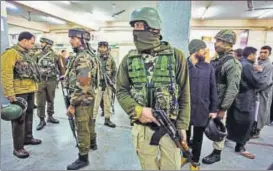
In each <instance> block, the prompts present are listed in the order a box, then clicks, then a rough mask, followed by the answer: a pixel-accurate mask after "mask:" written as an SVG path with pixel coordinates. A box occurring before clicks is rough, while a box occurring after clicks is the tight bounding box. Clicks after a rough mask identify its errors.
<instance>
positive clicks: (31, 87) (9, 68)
mask: <svg viewBox="0 0 273 171" xmlns="http://www.w3.org/2000/svg"><path fill="white" fill-rule="evenodd" d="M18 41H19V42H18V44H16V45H14V46H13V47H11V48H9V49H7V50H6V51H5V52H4V53H3V54H2V55H1V68H2V70H1V76H2V84H3V89H4V96H5V97H7V99H8V100H9V102H10V103H12V102H13V101H15V100H16V97H22V98H24V99H25V100H26V101H27V103H28V107H27V110H26V112H25V113H24V114H23V115H22V116H21V117H19V118H18V119H15V120H12V121H11V123H12V137H13V148H14V151H13V154H14V155H15V156H16V157H18V158H26V157H28V156H29V153H28V152H27V151H26V150H25V149H24V145H29V144H30V145H37V144H41V142H42V141H41V140H39V139H34V138H33V134H32V121H33V107H34V92H35V91H36V82H37V81H38V72H37V71H35V61H34V60H33V58H32V57H30V56H29V54H28V50H29V49H31V48H32V46H33V44H34V42H35V37H34V35H33V34H31V33H29V32H22V33H20V35H19V38H18Z"/></svg>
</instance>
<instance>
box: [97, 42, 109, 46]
mask: <svg viewBox="0 0 273 171" xmlns="http://www.w3.org/2000/svg"><path fill="white" fill-rule="evenodd" d="M98 46H99V47H100V46H106V47H108V46H109V44H108V42H106V41H100V42H99V43H98Z"/></svg>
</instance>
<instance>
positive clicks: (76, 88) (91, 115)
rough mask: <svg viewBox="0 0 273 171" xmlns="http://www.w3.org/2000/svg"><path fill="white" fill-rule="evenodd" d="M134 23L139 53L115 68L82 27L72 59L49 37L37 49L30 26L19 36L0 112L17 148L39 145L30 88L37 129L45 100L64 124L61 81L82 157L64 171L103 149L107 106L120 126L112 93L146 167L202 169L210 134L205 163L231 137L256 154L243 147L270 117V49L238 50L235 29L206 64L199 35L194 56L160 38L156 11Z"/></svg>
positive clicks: (8, 62)
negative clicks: (100, 127)
mask: <svg viewBox="0 0 273 171" xmlns="http://www.w3.org/2000/svg"><path fill="white" fill-rule="evenodd" d="M147 16H148V17H147ZM129 24H130V25H131V27H132V28H133V36H134V44H135V46H136V49H134V50H131V51H129V52H128V54H127V55H126V56H125V57H124V58H123V59H122V62H121V64H120V65H119V67H118V69H117V67H116V63H115V60H114V58H112V57H111V56H110V47H109V45H108V42H105V41H101V42H99V44H98V53H97V54H96V53H95V51H94V49H92V48H91V47H90V45H89V43H88V41H90V33H89V32H88V31H86V30H84V29H81V28H77V29H70V30H68V37H70V43H71V46H72V48H73V49H74V52H75V55H72V54H71V55H70V57H69V59H68V58H66V59H68V60H67V61H65V60H64V58H63V57H60V56H59V55H56V53H55V52H54V51H53V50H52V46H53V44H54V41H53V40H50V39H48V38H41V39H40V42H41V48H39V49H34V48H33V45H34V43H35V36H34V35H33V34H31V33H29V32H22V33H21V34H20V35H19V38H18V44H16V45H14V46H13V47H11V48H9V49H7V50H6V51H5V52H4V53H3V54H2V55H1V67H2V70H1V76H2V84H3V89H4V91H3V92H4V96H5V97H7V99H8V100H9V102H10V103H9V104H8V105H6V106H2V110H1V117H2V119H4V120H8V121H11V123H12V137H13V148H14V150H13V154H14V155H15V156H16V157H18V158H27V157H28V156H29V153H28V152H27V151H26V150H25V149H24V145H38V144H41V143H42V141H41V140H40V139H35V138H34V137H33V133H32V122H33V108H34V97H35V95H34V93H36V98H37V115H38V117H39V118H40V123H39V125H38V126H37V130H41V129H43V128H44V127H45V126H46V122H45V118H46V114H45V106H46V104H47V114H48V116H47V122H51V123H54V124H57V123H59V120H57V119H56V118H54V117H53V114H54V98H55V89H56V86H57V84H58V83H59V82H60V83H61V84H62V88H63V89H66V92H67V95H66V94H65V93H64V97H65V98H67V99H68V100H67V101H65V103H66V106H67V115H68V117H69V119H70V121H74V122H75V124H76V125H74V126H76V127H77V129H76V132H77V136H75V137H76V139H77V147H78V150H79V154H78V158H77V159H76V161H75V162H73V163H72V164H70V165H68V166H67V169H68V170H77V169H80V168H83V167H85V166H87V165H88V164H89V159H88V156H89V150H90V149H91V150H96V149H97V148H98V146H97V143H96V137H97V134H98V136H99V133H96V131H95V123H96V117H97V113H98V108H99V106H100V104H101V103H103V114H104V116H105V125H107V126H109V127H111V128H114V127H116V125H115V124H114V123H112V122H111V121H110V116H111V107H113V106H111V103H112V101H113V100H114V97H115V96H112V94H113V93H114V94H115V95H116V97H117V100H118V102H119V104H120V105H121V107H122V109H123V110H124V111H125V112H126V113H127V114H128V115H129V117H130V119H131V123H132V141H133V145H134V148H135V151H136V153H137V156H138V159H139V161H140V164H141V168H142V169H143V170H180V169H181V165H182V166H184V165H185V164H186V163H188V162H189V163H190V170H199V169H200V156H201V151H202V144H203V135H204V133H205V135H206V136H207V137H208V138H209V139H210V140H212V141H213V151H212V153H211V154H209V155H208V156H206V157H205V158H203V159H202V163H204V164H213V163H215V162H219V161H221V154H222V151H223V148H224V144H225V141H229V140H230V141H234V142H236V146H235V149H234V150H235V152H236V153H238V154H240V155H242V156H244V157H246V158H249V159H254V158H255V155H254V154H252V153H251V152H249V151H247V150H246V143H247V142H248V141H249V139H250V138H258V137H259V136H260V132H261V131H262V129H263V128H264V126H265V125H269V124H270V122H272V118H273V116H272V107H273V105H272V95H273V85H272V84H273V64H272V63H270V61H269V56H270V55H271V52H272V48H271V47H270V46H263V47H261V49H260V54H259V55H258V56H257V49H256V48H254V47H251V46H247V47H245V48H244V49H236V50H233V46H234V44H235V43H236V40H237V37H236V34H235V32H234V31H233V30H228V29H224V30H221V31H219V32H218V33H217V34H216V35H215V40H216V42H215V45H214V46H215V51H216V53H217V57H216V58H215V59H213V60H211V61H210V62H206V61H205V58H206V56H207V55H208V54H207V53H208V51H207V46H206V43H205V42H204V41H202V40H199V39H194V40H191V41H190V43H189V45H188V50H189V53H190V56H189V57H186V56H185V55H184V53H183V52H182V51H181V50H179V49H177V48H175V47H173V46H172V45H170V44H169V43H168V42H166V41H162V39H163V37H162V36H161V34H160V33H161V24H162V23H161V19H160V16H159V14H158V12H157V11H156V10H155V9H154V8H150V7H143V8H140V9H137V10H135V11H133V13H132V15H131V18H130V22H129ZM62 53H63V56H66V53H67V52H66V51H62ZM36 86H38V88H36ZM102 101H103V102H102ZM18 106H19V107H18ZM157 110H159V111H161V110H162V111H164V112H165V113H166V115H167V116H168V117H167V118H168V119H169V120H170V123H168V124H173V125H175V130H174V131H175V132H176V133H177V134H175V137H171V136H170V134H169V133H168V132H167V131H166V128H165V127H164V126H166V125H162V122H159V120H157V119H156V118H157V115H156V113H155V111H157ZM270 112H271V114H270ZM72 123H73V122H72ZM160 123H161V124H160ZM72 126H73V124H72ZM192 128H193V130H192ZM177 139H179V141H181V143H182V144H188V145H189V146H190V147H191V149H192V150H191V154H192V155H190V157H189V153H186V152H185V151H183V155H182V156H181V149H180V148H177V142H176V143H175V140H177ZM185 147H187V145H185ZM105 155H107V154H105Z"/></svg>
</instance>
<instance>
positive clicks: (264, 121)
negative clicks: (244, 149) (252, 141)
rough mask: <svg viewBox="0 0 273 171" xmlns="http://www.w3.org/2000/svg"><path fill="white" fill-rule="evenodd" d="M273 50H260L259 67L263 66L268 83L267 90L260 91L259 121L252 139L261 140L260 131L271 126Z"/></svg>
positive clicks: (269, 48) (264, 48) (268, 47)
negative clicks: (271, 59)
mask: <svg viewBox="0 0 273 171" xmlns="http://www.w3.org/2000/svg"><path fill="white" fill-rule="evenodd" d="M271 51H272V48H271V47H270V46H263V47H262V48H261V50H260V58H259V65H261V66H263V67H264V69H263V72H264V75H266V77H264V79H265V80H266V81H267V83H266V84H267V86H266V88H264V87H263V88H262V89H258V90H257V91H258V98H259V102H260V105H259V111H258V120H257V129H255V130H256V132H255V133H254V135H252V138H259V136H260V131H261V129H262V128H263V127H264V126H265V125H269V124H270V107H271V103H272V95H273V92H272V91H273V86H272V84H273V65H272V63H271V62H270V60H269V56H270V55H271Z"/></svg>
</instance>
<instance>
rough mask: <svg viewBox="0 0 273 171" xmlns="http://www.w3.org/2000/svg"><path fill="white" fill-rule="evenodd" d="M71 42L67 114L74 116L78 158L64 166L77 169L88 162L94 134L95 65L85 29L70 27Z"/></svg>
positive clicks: (88, 35) (67, 82) (88, 36)
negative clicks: (71, 54)
mask: <svg viewBox="0 0 273 171" xmlns="http://www.w3.org/2000/svg"><path fill="white" fill-rule="evenodd" d="M68 36H69V37H70V43H71V45H72V47H73V49H74V52H75V53H76V56H75V57H74V58H73V59H72V60H71V63H70V64H69V67H68V68H67V71H66V76H65V80H66V86H67V89H68V94H69V96H70V106H69V107H68V109H67V114H68V115H69V116H73V117H74V116H75V120H76V126H77V135H78V149H79V158H78V159H77V160H76V161H75V162H73V163H72V164H70V165H68V166H67V169H68V170H78V169H80V168H82V167H84V166H87V165H88V164H89V161H88V152H89V149H90V137H91V136H92V134H94V122H93V108H94V100H95V95H96V94H95V89H96V87H95V85H96V81H97V80H96V76H97V64H96V61H95V54H94V53H93V52H91V50H90V48H89V44H88V43H87V41H89V40H90V33H89V32H87V31H86V30H84V29H70V30H69V32H68Z"/></svg>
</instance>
